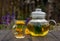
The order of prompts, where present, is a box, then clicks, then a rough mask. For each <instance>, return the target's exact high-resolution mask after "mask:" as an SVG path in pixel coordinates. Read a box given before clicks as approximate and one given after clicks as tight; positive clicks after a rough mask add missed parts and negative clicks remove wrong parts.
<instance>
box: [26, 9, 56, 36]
mask: <svg viewBox="0 0 60 41" xmlns="http://www.w3.org/2000/svg"><path fill="white" fill-rule="evenodd" d="M45 16H46V13H45V12H42V11H41V9H39V8H37V9H36V11H34V12H32V13H31V17H32V19H31V20H30V21H29V22H28V24H27V29H28V30H29V31H30V34H31V35H32V36H45V35H47V34H48V32H49V30H50V28H53V27H55V25H56V22H55V21H54V20H50V21H48V20H46V19H45Z"/></svg>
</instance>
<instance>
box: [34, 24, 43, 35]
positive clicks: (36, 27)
mask: <svg viewBox="0 0 60 41" xmlns="http://www.w3.org/2000/svg"><path fill="white" fill-rule="evenodd" d="M34 31H35V33H36V34H39V33H41V32H42V27H41V25H39V26H38V25H34Z"/></svg>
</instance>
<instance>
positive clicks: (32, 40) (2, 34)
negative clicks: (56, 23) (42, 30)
mask: <svg viewBox="0 0 60 41" xmlns="http://www.w3.org/2000/svg"><path fill="white" fill-rule="evenodd" d="M59 29H60V27H59ZM0 41H60V30H56V29H55V30H53V31H50V32H49V33H48V34H47V36H45V37H31V36H26V37H25V38H24V39H16V38H15V37H14V35H13V33H12V31H11V30H0Z"/></svg>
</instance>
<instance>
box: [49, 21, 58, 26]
mask: <svg viewBox="0 0 60 41" xmlns="http://www.w3.org/2000/svg"><path fill="white" fill-rule="evenodd" d="M49 24H50V25H53V26H55V25H56V24H57V23H56V21H55V20H49Z"/></svg>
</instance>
